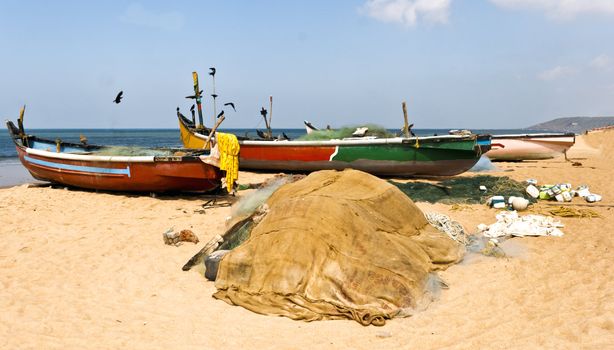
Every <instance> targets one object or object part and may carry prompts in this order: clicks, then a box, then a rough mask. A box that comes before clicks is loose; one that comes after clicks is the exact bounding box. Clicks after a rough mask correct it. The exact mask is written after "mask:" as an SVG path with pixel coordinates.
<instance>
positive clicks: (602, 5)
mask: <svg viewBox="0 0 614 350" xmlns="http://www.w3.org/2000/svg"><path fill="white" fill-rule="evenodd" d="M490 2H492V3H494V4H495V5H497V6H499V7H502V8H508V9H518V10H535V11H543V12H544V13H545V14H546V16H548V17H550V18H553V19H560V20H565V19H573V18H575V17H576V16H577V15H581V14H609V15H614V1H612V0H490Z"/></svg>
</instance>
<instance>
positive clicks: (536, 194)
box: [527, 185, 539, 198]
mask: <svg viewBox="0 0 614 350" xmlns="http://www.w3.org/2000/svg"><path fill="white" fill-rule="evenodd" d="M527 193H528V194H529V196H531V197H533V198H538V197H539V190H538V189H537V187H535V186H533V185H529V186H527Z"/></svg>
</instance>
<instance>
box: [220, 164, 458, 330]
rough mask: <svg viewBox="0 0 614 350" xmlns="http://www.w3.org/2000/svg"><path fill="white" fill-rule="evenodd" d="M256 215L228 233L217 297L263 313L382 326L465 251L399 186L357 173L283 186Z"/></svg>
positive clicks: (404, 311) (422, 298)
mask: <svg viewBox="0 0 614 350" xmlns="http://www.w3.org/2000/svg"><path fill="white" fill-rule="evenodd" d="M257 213H258V215H257V216H256V218H255V219H254V220H252V221H243V222H242V223H241V224H239V225H235V227H236V229H237V231H238V232H234V233H233V232H232V230H231V231H229V232H227V233H226V234H225V235H224V240H226V241H227V242H224V243H223V244H222V245H225V246H226V247H230V248H234V249H232V250H231V251H230V252H229V253H227V254H226V255H225V256H224V257H223V258H222V260H221V261H220V263H219V268H218V271H217V278H216V281H215V286H216V288H217V289H218V291H217V292H216V293H215V294H214V297H215V298H218V299H221V300H224V301H226V302H227V303H229V304H234V305H239V306H242V307H244V308H246V309H249V310H251V311H254V312H257V313H260V314H266V315H280V316H286V317H289V318H292V319H296V320H305V321H313V320H322V319H353V320H356V321H358V322H359V323H361V324H363V325H369V324H373V325H383V324H384V323H385V320H387V319H391V318H392V317H400V316H408V315H410V314H412V312H413V311H414V310H415V309H416V308H418V307H423V306H425V305H426V304H427V303H428V301H430V296H429V293H428V288H427V286H428V285H429V284H432V283H433V276H434V274H432V272H433V271H436V270H441V269H445V268H447V267H448V266H450V265H451V264H454V263H456V262H458V261H460V259H461V258H462V256H463V254H464V248H463V247H462V245H461V244H458V243H457V242H455V241H454V240H452V239H450V238H449V237H448V236H446V235H445V234H444V233H441V232H440V231H438V230H437V229H435V228H434V227H433V226H431V225H429V224H428V222H427V220H426V218H425V216H424V214H423V213H422V212H421V211H420V209H418V207H416V205H415V204H414V203H413V202H412V200H411V199H409V198H408V197H407V196H406V195H404V194H403V193H402V192H401V191H399V189H398V188H396V187H395V186H393V185H391V184H390V183H388V182H386V181H383V180H380V179H378V178H377V177H374V176H372V175H369V174H366V173H364V172H360V171H356V170H345V171H342V172H338V171H333V170H326V171H319V172H314V173H312V174H310V175H309V176H307V177H305V178H304V179H302V180H299V181H296V182H293V183H289V184H286V185H283V186H281V187H280V188H279V189H277V190H276V191H275V192H274V193H273V194H272V196H271V197H270V198H269V199H268V200H267V201H266V203H265V204H263V205H262V206H261V207H260V208H259V209H258V210H257ZM229 237H230V238H229ZM233 240H238V241H240V242H236V241H235V242H234V243H235V244H232V242H230V241H233ZM237 245H238V246H237ZM234 246H236V247H234ZM226 247H225V248H226ZM227 249H228V248H227Z"/></svg>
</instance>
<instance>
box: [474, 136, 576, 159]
mask: <svg viewBox="0 0 614 350" xmlns="http://www.w3.org/2000/svg"><path fill="white" fill-rule="evenodd" d="M575 142H576V135H575V134H573V133H543V134H516V135H492V147H491V149H490V151H488V152H487V153H486V156H487V157H489V158H490V159H491V160H500V161H518V160H539V159H550V158H554V157H557V156H560V155H562V154H564V153H565V152H567V150H568V149H569V148H570V147H571V146H573V145H574V143H575Z"/></svg>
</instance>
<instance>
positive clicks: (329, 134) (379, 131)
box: [297, 124, 395, 141]
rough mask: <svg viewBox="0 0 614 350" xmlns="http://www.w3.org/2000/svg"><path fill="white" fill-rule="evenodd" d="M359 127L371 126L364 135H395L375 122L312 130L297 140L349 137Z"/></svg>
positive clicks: (381, 136) (384, 136)
mask: <svg viewBox="0 0 614 350" xmlns="http://www.w3.org/2000/svg"><path fill="white" fill-rule="evenodd" d="M357 128H369V130H368V131H367V133H366V134H365V135H364V136H376V137H378V138H386V137H395V135H394V134H391V133H390V132H388V131H387V130H386V128H383V127H381V126H379V125H375V124H366V125H360V126H345V127H342V128H340V129H322V130H316V131H312V132H311V133H310V134H306V135H303V136H301V137H299V138H298V139H297V140H301V141H317V140H334V139H344V138H347V137H353V136H352V134H353V133H354V131H356V129H357Z"/></svg>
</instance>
